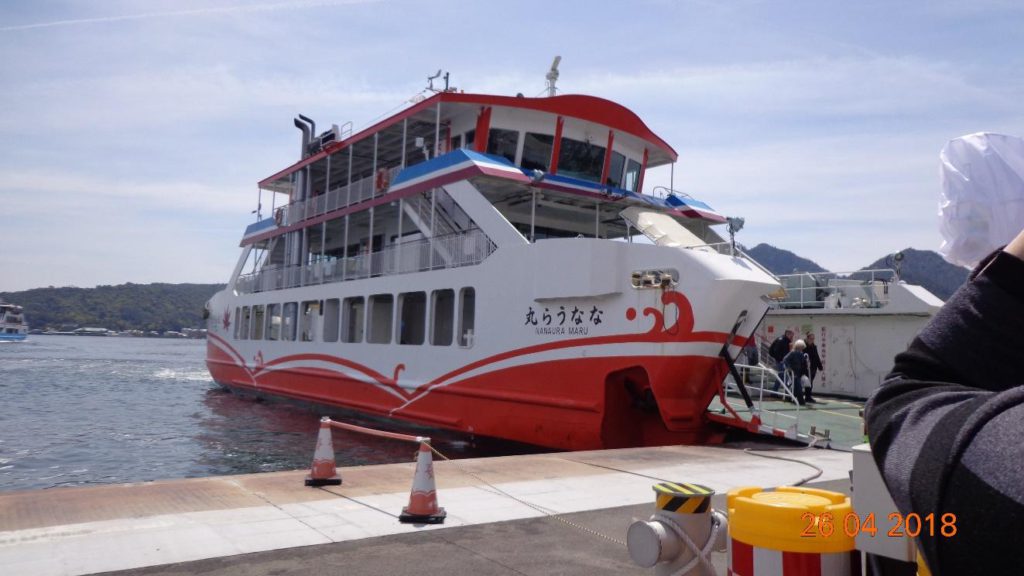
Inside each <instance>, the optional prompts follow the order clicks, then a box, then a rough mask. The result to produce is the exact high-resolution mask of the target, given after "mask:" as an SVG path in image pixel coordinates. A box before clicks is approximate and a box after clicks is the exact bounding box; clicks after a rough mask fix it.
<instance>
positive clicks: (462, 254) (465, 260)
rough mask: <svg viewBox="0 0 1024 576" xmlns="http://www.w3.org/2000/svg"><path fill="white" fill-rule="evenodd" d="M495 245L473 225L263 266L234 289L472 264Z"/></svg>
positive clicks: (254, 289)
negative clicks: (363, 249)
mask: <svg viewBox="0 0 1024 576" xmlns="http://www.w3.org/2000/svg"><path fill="white" fill-rule="evenodd" d="M495 249H496V246H495V244H494V242H493V241H491V239H490V238H488V237H487V235H486V234H484V232H483V231H482V230H480V229H479V228H472V229H470V230H467V231H465V232H457V233H454V234H447V235H445V236H437V237H435V238H434V240H433V241H431V240H430V239H429V238H422V239H417V240H413V241H407V242H402V243H400V244H393V245H391V246H387V247H386V248H384V249H383V250H379V251H377V252H373V253H361V254H355V255H352V256H349V257H347V258H337V259H335V258H325V259H323V260H320V261H318V262H313V263H310V264H306V265H299V266H268V267H264V268H262V269H261V270H259V271H258V272H255V273H250V274H243V275H240V276H239V277H238V279H237V280H236V281H235V290H236V291H238V292H239V293H253V292H266V291H270V290H281V289H284V288H295V287H298V286H309V285H315V284H328V283H333V282H341V281H346V280H359V279H362V278H369V277H375V276H391V275H397V274H409V273H413V272H423V271H426V270H437V269H444V268H458V267H462V266H472V265H476V264H479V263H481V262H483V261H484V260H485V259H487V257H488V256H490V255H491V254H492V253H493V252H494V250H495Z"/></svg>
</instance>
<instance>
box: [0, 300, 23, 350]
mask: <svg viewBox="0 0 1024 576" xmlns="http://www.w3.org/2000/svg"><path fill="white" fill-rule="evenodd" d="M27 337H28V324H27V323H26V322H25V313H24V311H23V310H22V308H21V306H17V305H14V304H7V303H5V302H3V301H0V342H18V341H21V340H24V339H25V338H27Z"/></svg>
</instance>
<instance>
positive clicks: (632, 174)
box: [622, 160, 641, 192]
mask: <svg viewBox="0 0 1024 576" xmlns="http://www.w3.org/2000/svg"><path fill="white" fill-rule="evenodd" d="M640 168H641V166H640V163H639V162H637V161H636V160H629V161H628V162H626V176H625V177H624V178H623V179H622V187H623V188H625V189H626V190H629V191H632V192H638V190H637V189H636V187H637V184H639V183H640Z"/></svg>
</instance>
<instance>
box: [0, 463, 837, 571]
mask: <svg viewBox="0 0 1024 576" xmlns="http://www.w3.org/2000/svg"><path fill="white" fill-rule="evenodd" d="M409 455H410V458H409V460H410V461H409V463H403V464H387V465H376V466H361V467H352V468H340V469H339V473H340V474H341V476H342V479H343V484H342V485H341V486H327V487H320V488H309V487H306V486H304V485H303V480H304V477H305V475H306V474H307V471H306V470H300V471H294V472H276V473H265V474H251V475H238V476H221V477H212V478H198V479H186V480H169V481H159V482H149V483H138V484H121V485H108V486H94V487H83V488H67V489H59V490H47V491H21V492H9V493H3V494H0V566H4V567H5V568H4V573H6V574H12V575H15V574H16V575H22V574H25V575H29V574H31V575H33V576H77V575H84V574H95V573H103V572H115V571H127V572H124V573H125V574H149V575H156V574H160V575H168V576H170V575H179V574H196V573H202V574H218V575H234V574H247V575H250V574H256V575H268V576H269V575H271V574H275V575H281V574H310V573H325V571H327V573H332V574H340V573H344V574H422V573H424V572H423V571H424V569H429V570H430V571H431V572H437V573H446V574H538V575H539V574H601V573H607V574H611V573H616V574H622V573H630V574H645V573H652V572H651V571H649V570H644V569H641V568H639V567H637V566H635V565H633V564H632V563H631V562H630V560H629V555H628V553H627V551H626V547H625V545H624V540H625V533H626V528H627V527H628V526H629V524H630V523H631V522H632V521H633V520H634V519H637V518H646V517H647V516H649V515H650V513H651V512H653V508H654V506H653V502H654V493H653V491H652V489H651V487H652V485H653V484H654V483H656V482H659V481H663V480H669V481H685V482H694V483H700V484H703V485H706V486H709V487H711V488H713V489H715V490H716V492H718V494H717V495H716V497H715V500H714V502H715V505H716V506H718V507H719V508H724V506H723V502H724V498H722V495H723V494H724V492H725V491H727V490H729V489H732V488H735V487H738V486H745V485H758V486H763V487H772V486H783V485H793V484H796V483H798V482H801V481H803V480H807V479H809V478H813V482H815V483H820V482H827V484H826V486H827V487H828V488H829V489H832V490H837V491H847V489H848V484H849V482H848V474H849V470H850V468H851V457H850V454H848V453H846V452H841V451H835V450H824V449H818V448H810V449H800V448H797V449H788V448H787V449H778V448H775V449H769V450H763V451H762V450H758V451H750V452H748V451H744V450H742V449H738V448H733V447H708V446H671V447H659V448H633V449H621V450H603V451H592V452H563V453H552V454H539V455H526V456H507V457H495V458H477V459H467V460H457V461H443V460H442V461H439V460H437V459H435V462H434V472H435V476H436V483H437V494H438V499H439V501H440V505H442V506H444V507H445V508H446V509H447V512H448V517H447V520H446V522H445V523H444V524H443V525H433V526H426V525H409V524H401V523H399V521H398V515H399V513H400V511H401V509H402V506H404V505H405V504H406V503H407V502H408V499H409V491H410V486H411V482H412V477H413V472H414V467H415V464H414V463H413V456H414V450H413V449H412V447H410V450H409ZM773 456H781V457H784V458H787V459H789V460H780V459H773V458H770V457H773ZM794 460H795V461H794ZM819 470H820V474H819V473H818V471H819ZM719 556H721V557H720V558H719V560H720V561H721V562H722V564H721V566H722V570H723V573H724V561H725V559H724V555H719Z"/></svg>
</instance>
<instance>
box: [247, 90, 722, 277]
mask: <svg viewBox="0 0 1024 576" xmlns="http://www.w3.org/2000/svg"><path fill="white" fill-rule="evenodd" d="M295 124H296V127H298V128H300V129H301V130H302V131H303V137H302V141H301V144H302V145H301V155H300V159H299V160H298V161H297V162H296V163H294V164H292V165H291V166H289V167H287V168H285V169H284V170H281V171H279V172H277V173H276V174H273V175H272V176H269V177H267V178H265V179H264V180H262V181H261V182H260V183H259V186H260V190H261V198H262V192H264V191H266V192H269V193H271V196H272V198H275V200H274V201H273V204H272V209H273V212H274V218H272V219H265V220H262V219H261V220H259V221H257V222H256V223H254V224H252V225H250V226H249V227H248V228H247V229H246V232H245V235H244V236H243V239H242V245H243V246H252V247H254V248H257V249H258V253H256V254H254V255H253V257H252V259H251V262H252V266H251V270H253V272H254V273H255V272H257V271H259V270H264V271H269V270H276V271H279V272H282V271H283V272H284V273H285V275H286V276H287V275H290V276H291V277H289V278H284V277H282V278H281V279H279V280H274V281H273V282H272V283H271V284H270V285H268V287H270V286H272V287H274V288H279V287H283V286H295V285H304V284H305V283H306V280H304V279H303V276H304V275H305V276H308V275H309V274H308V273H307V272H310V271H312V272H311V273H312V274H313V275H314V276H318V275H322V274H323V273H321V272H319V269H320V268H323V267H324V266H326V267H327V270H328V272H327V273H326V274H327V276H329V277H331V278H333V276H334V274H336V272H331V270H336V269H337V267H336V266H335V263H338V264H340V266H341V267H342V268H343V269H342V270H341V271H340V275H341V278H342V279H354V278H361V277H367V276H378V275H388V274H395V273H405V272H410V271H420V270H425V269H432V268H436V267H453V266H464V265H472V264H476V263H479V262H481V261H482V260H483V259H485V258H486V257H487V255H488V254H490V253H491V252H492V251H493V250H495V249H496V248H497V246H498V245H500V244H501V238H500V237H504V238H505V239H506V240H507V241H510V242H513V243H518V242H534V241H536V240H538V239H545V238H557V237H579V236H582V237H591V238H606V239H611V238H627V237H629V236H630V235H631V234H635V233H636V232H637V229H636V228H635V226H636V224H635V223H631V222H630V221H628V220H627V219H626V218H625V217H624V216H623V211H624V210H626V209H629V208H634V209H641V210H646V211H652V212H660V213H664V214H666V215H668V216H669V217H672V218H675V219H676V220H678V221H679V222H681V223H683V225H684V226H686V227H687V228H689V229H690V230H691V232H693V234H694V236H695V237H696V238H697V239H698V241H700V242H718V241H721V238H720V237H719V236H718V235H717V234H715V233H714V232H713V231H710V230H709V229H708V226H709V225H711V224H717V223H722V222H724V221H725V218H723V217H722V216H721V215H719V214H717V213H715V212H714V210H712V209H711V208H710V207H708V206H707V205H706V204H704V203H702V202H699V201H697V200H694V199H693V198H690V197H688V196H685V195H681V194H675V193H671V192H669V191H667V190H666V193H665V194H663V195H662V196H660V197H658V196H653V195H647V194H643V193H642V190H643V181H644V174H645V172H646V170H647V169H648V168H649V167H655V166H661V165H665V164H668V163H671V162H673V161H675V159H676V157H677V154H676V152H675V151H674V150H673V149H672V148H671V147H670V146H669V145H668V144H666V143H665V142H664V141H663V140H662V139H661V138H660V137H658V136H657V135H656V134H655V133H654V132H653V131H652V130H651V129H650V128H648V127H647V125H646V124H644V122H643V121H642V120H641V119H640V118H639V117H638V116H637V115H636V114H634V113H633V112H632V111H630V110H628V109H627V108H625V107H623V106H621V105H619V104H616V103H614V102H610V101H608V100H605V99H602V98H597V97H593V96H580V95H567V96H553V97H548V98H524V97H507V96H491V95H480V94H464V93H457V92H453V91H445V92H439V93H436V94H434V95H433V96H431V97H429V98H426V99H424V100H422V101H421V102H418V103H416V104H414V105H412V106H410V107H409V108H408V109H406V110H404V111H402V112H400V113H398V114H395V115H394V116H391V117H389V118H387V119H385V120H383V121H381V122H379V123H377V124H375V125H373V126H371V127H369V128H367V129H365V130H363V131H361V132H358V133H356V134H345V133H344V132H343V131H342V130H341V129H339V128H337V126H335V127H334V128H332V129H331V130H328V131H326V132H323V133H321V134H319V135H317V131H316V126H315V124H314V123H313V122H312V120H310V119H308V118H305V117H303V116H300V117H299V118H298V119H296V121H295ZM463 181H465V182H469V183H470V184H471V186H472V188H473V191H472V192H471V193H470V195H471V196H473V197H477V198H479V199H480V200H483V201H484V205H483V206H481V205H479V204H477V205H476V209H475V211H474V210H473V209H470V211H471V212H473V214H472V215H470V214H467V213H466V212H465V210H464V209H463V208H464V207H463V206H462V204H463V203H464V202H469V201H470V200H471V199H470V198H469V197H468V196H466V195H457V196H458V197H453V196H451V195H449V194H448V193H446V192H445V191H444V187H446V186H450V185H457V184H458V183H459V182H463ZM277 194H283V195H286V196H287V202H286V203H285V204H284V205H283V206H279V205H277V201H276V196H277ZM474 202H475V201H474ZM495 218H496V219H495ZM510 225H511V226H510ZM293 233H294V234H293ZM494 234H497V235H498V237H494V236H493V235H494ZM509 234H511V235H509ZM280 238H284V239H285V240H284V241H282V242H277V240H278V239H280ZM439 244H443V245H444V246H445V247H444V248H443V249H441V250H440V251H439V250H438V245H439ZM415 254H422V256H414V255H415ZM454 254H459V255H466V254H468V255H470V256H466V257H465V258H463V257H462V256H460V257H459V258H458V259H455V258H454V257H453V255H454ZM411 255H413V256H411ZM410 258H412V260H411V261H410V260H409V259H410ZM311 266H313V267H314V268H315V269H314V268H310V270H308V271H304V268H309V267H311ZM246 268H247V269H249V268H250V267H248V266H246ZM345 268H351V270H348V269H345ZM250 276H251V275H250ZM247 281H248V280H247ZM322 281H329V279H328V278H324V279H322ZM257 289H259V288H257ZM264 289H266V288H264Z"/></svg>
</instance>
